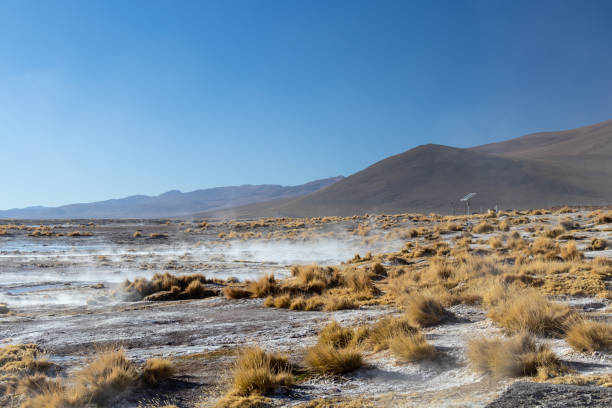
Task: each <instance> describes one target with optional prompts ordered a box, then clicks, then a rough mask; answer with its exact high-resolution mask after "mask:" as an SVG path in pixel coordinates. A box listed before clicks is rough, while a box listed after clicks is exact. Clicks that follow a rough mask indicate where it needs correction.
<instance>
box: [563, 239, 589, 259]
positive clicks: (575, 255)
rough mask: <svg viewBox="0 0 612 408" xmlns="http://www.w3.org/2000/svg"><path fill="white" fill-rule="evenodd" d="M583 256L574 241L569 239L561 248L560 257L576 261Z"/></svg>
mask: <svg viewBox="0 0 612 408" xmlns="http://www.w3.org/2000/svg"><path fill="white" fill-rule="evenodd" d="M583 257H584V255H583V254H582V252H580V251H579V250H578V249H577V248H576V242H574V241H570V242H568V243H567V245H566V246H565V247H563V248H561V258H563V259H565V260H566V261H577V260H580V259H582V258H583Z"/></svg>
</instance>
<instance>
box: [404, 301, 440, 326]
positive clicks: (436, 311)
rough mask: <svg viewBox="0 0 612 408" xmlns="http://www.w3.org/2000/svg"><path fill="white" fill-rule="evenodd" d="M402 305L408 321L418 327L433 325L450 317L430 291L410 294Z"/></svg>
mask: <svg viewBox="0 0 612 408" xmlns="http://www.w3.org/2000/svg"><path fill="white" fill-rule="evenodd" d="M403 306H404V308H405V310H406V312H405V313H406V317H407V318H408V321H409V322H410V323H411V324H413V325H416V326H419V327H428V326H434V325H436V324H438V323H440V322H442V321H444V320H446V319H448V318H449V317H450V314H449V312H448V311H447V310H446V309H445V308H444V306H442V303H440V301H439V300H438V299H437V298H436V297H435V296H434V295H433V294H430V293H418V294H412V295H410V296H408V297H407V298H406V300H405V302H404V304H403Z"/></svg>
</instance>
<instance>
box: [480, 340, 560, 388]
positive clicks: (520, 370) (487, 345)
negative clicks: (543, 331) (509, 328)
mask: <svg viewBox="0 0 612 408" xmlns="http://www.w3.org/2000/svg"><path fill="white" fill-rule="evenodd" d="M468 358H469V360H470V362H471V363H472V365H473V366H474V368H475V369H476V370H478V371H481V372H484V373H488V374H491V375H493V376H495V377H520V376H535V375H538V376H539V377H544V378H547V377H549V376H555V375H559V374H561V373H563V372H564V368H563V366H562V365H561V363H560V361H559V359H558V358H557V357H556V356H555V354H554V353H553V352H552V351H551V350H550V349H549V348H548V347H547V346H545V345H540V346H538V345H537V344H536V341H535V339H534V338H533V337H532V336H531V335H529V334H527V333H519V334H517V335H515V336H514V337H511V338H501V337H497V338H493V339H488V338H482V339H478V340H472V341H470V342H469V343H468Z"/></svg>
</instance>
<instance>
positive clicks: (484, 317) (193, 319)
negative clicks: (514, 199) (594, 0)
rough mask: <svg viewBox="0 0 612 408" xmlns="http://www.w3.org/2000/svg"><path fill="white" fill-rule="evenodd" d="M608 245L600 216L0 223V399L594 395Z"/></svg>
mask: <svg viewBox="0 0 612 408" xmlns="http://www.w3.org/2000/svg"><path fill="white" fill-rule="evenodd" d="M611 242H612V213H610V212H608V211H607V210H605V209H599V210H597V209H596V210H593V209H589V210H585V209H572V208H561V209H559V208H557V209H552V210H535V211H500V212H499V213H495V212H492V211H490V212H488V213H486V214H478V215H472V216H469V217H465V216H440V215H435V214H430V215H419V214H397V215H364V216H354V217H325V218H301V219H291V218H265V219H264V218H262V219H253V220H214V219H207V220H204V219H197V220H177V219H169V220H144V221H141V220H94V221H89V220H86V221H82V222H78V221H77V222H75V221H70V222H67V221H57V222H52V221H47V222H41V221H31V222H27V221H21V222H14V223H13V222H9V221H7V222H4V223H3V224H2V225H0V263H1V265H2V277H3V280H2V286H1V288H0V302H2V303H3V306H2V314H1V315H0V328H1V330H2V336H1V339H2V347H3V348H2V349H0V384H1V385H0V387H1V391H2V393H3V397H2V400H1V402H2V405H3V406H10V407H19V406H23V407H80V406H113V407H163V406H177V407H209V406H210V407H214V406H217V407H224V406H231V407H249V406H302V407H331V406H345V407H362V406H364V407H369V406H372V407H373V406H486V405H488V404H490V406H510V405H512V401H516V400H517V398H520V400H521V401H528V400H529V398H533V395H536V394H537V395H538V398H539V399H538V401H545V400H546V398H548V397H550V398H552V400H551V401H552V402H551V404H553V405H550V406H554V400H555V398H559V395H562V394H561V393H560V390H561V389H560V388H559V387H563V385H559V384H573V385H576V384H578V385H580V387H575V388H572V392H567V393H565V394H563V395H564V397H563V398H564V402H565V403H568V402H572V401H573V402H574V403H576V404H578V406H579V405H580V402H581V401H583V402H584V401H587V400H588V401H590V402H589V403H591V404H594V405H595V406H597V404H599V405H600V406H607V404H609V403H610V401H611V398H612V397H611V394H610V392H609V391H610V388H608V387H609V386H610V385H611V384H612V377H611V373H612V354H611V353H610V347H611V344H612V326H611V324H610V323H611V320H612V310H611V308H610V302H611V299H612V294H611V293H612V292H611V291H610V289H611V288H610V286H611V285H612V260H611V255H612V247H611V245H612V244H611ZM538 387H540V388H538ZM541 387H545V388H544V389H542V388H541ZM542 395H544V397H542ZM542 398H544V400H542ZM585 398H586V399H585ZM504 404H506V405H504Z"/></svg>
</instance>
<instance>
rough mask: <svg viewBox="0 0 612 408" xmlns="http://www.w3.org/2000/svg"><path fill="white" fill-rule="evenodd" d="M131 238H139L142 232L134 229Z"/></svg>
mask: <svg viewBox="0 0 612 408" xmlns="http://www.w3.org/2000/svg"><path fill="white" fill-rule="evenodd" d="M132 237H133V238H140V237H142V232H140V231H135V232H134V234H132Z"/></svg>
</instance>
